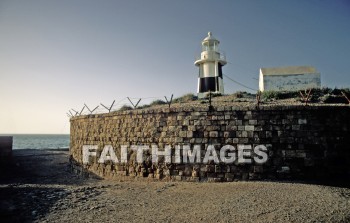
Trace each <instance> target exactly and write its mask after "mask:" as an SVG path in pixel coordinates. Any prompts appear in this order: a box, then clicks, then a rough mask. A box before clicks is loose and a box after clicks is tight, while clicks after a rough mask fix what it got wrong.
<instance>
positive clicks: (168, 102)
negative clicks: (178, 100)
mask: <svg viewBox="0 0 350 223" xmlns="http://www.w3.org/2000/svg"><path fill="white" fill-rule="evenodd" d="M173 96H174V95H173V94H172V95H171V97H170V101H168V99H167V97H166V96H164V98H165V101H166V103H167V104H168V106H169V108H170V105H171V102H172V101H173Z"/></svg>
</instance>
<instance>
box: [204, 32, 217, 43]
mask: <svg viewBox="0 0 350 223" xmlns="http://www.w3.org/2000/svg"><path fill="white" fill-rule="evenodd" d="M203 42H217V43H220V41H219V40H217V39H215V38H214V36H213V34H212V33H211V32H208V36H207V37H205V38H204V40H203Z"/></svg>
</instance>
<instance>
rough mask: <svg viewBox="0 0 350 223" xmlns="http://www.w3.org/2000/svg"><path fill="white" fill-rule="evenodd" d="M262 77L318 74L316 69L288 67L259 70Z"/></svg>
mask: <svg viewBox="0 0 350 223" xmlns="http://www.w3.org/2000/svg"><path fill="white" fill-rule="evenodd" d="M260 71H261V73H262V74H263V75H288V74H314V73H318V72H317V70H316V68H314V67H311V66H290V67H270V68H260Z"/></svg>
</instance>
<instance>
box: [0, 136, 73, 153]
mask: <svg viewBox="0 0 350 223" xmlns="http://www.w3.org/2000/svg"><path fill="white" fill-rule="evenodd" d="M0 136H13V145H12V149H13V150H16V149H67V148H69V143H70V135H69V134H0Z"/></svg>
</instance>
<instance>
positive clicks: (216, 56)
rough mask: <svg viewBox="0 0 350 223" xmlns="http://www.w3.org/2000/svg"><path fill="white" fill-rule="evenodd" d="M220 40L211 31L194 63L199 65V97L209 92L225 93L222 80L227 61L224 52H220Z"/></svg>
mask: <svg viewBox="0 0 350 223" xmlns="http://www.w3.org/2000/svg"><path fill="white" fill-rule="evenodd" d="M219 43H220V42H219V40H217V39H215V38H214V37H213V36H212V34H211V32H209V33H208V36H207V37H206V38H205V39H204V40H203V41H202V52H201V56H200V58H198V59H197V60H196V61H195V62H194V64H195V65H196V66H198V67H199V75H198V89H197V93H198V98H203V97H205V95H206V93H207V92H209V91H210V92H212V93H216V94H224V84H223V81H222V66H224V65H225V64H226V63H227V62H226V58H225V55H224V54H220V52H219Z"/></svg>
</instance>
